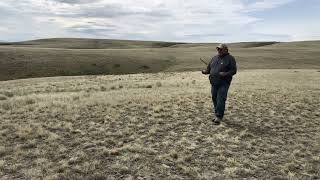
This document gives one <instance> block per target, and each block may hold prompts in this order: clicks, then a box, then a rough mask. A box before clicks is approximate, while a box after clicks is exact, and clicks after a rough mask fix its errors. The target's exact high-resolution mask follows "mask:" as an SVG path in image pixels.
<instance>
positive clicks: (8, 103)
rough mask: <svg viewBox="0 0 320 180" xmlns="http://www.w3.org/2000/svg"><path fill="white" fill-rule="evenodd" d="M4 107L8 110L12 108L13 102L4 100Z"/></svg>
mask: <svg viewBox="0 0 320 180" xmlns="http://www.w3.org/2000/svg"><path fill="white" fill-rule="evenodd" d="M1 107H2V109H4V110H6V111H8V110H11V109H12V104H11V103H10V102H4V103H2V105H1Z"/></svg>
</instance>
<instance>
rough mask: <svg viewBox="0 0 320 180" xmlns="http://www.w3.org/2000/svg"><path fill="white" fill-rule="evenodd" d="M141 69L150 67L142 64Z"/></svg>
mask: <svg viewBox="0 0 320 180" xmlns="http://www.w3.org/2000/svg"><path fill="white" fill-rule="evenodd" d="M140 69H150V67H149V66H147V65H143V66H140Z"/></svg>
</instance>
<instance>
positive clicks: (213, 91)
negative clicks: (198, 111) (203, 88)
mask: <svg viewBox="0 0 320 180" xmlns="http://www.w3.org/2000/svg"><path fill="white" fill-rule="evenodd" d="M217 94H218V88H217V86H216V85H213V84H211V98H212V102H213V110H214V114H215V115H216V114H217Z"/></svg>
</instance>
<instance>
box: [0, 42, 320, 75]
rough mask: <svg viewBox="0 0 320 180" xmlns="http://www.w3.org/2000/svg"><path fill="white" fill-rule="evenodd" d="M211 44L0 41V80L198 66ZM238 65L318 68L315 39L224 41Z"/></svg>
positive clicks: (319, 44) (209, 54)
mask: <svg viewBox="0 0 320 180" xmlns="http://www.w3.org/2000/svg"><path fill="white" fill-rule="evenodd" d="M215 46H216V43H181V42H160V41H130V40H108V39H79V38H75V39H73V38H54V39H39V40H32V41H24V42H14V43H0V80H12V79H20V78H33V77H50V76H76V75H98V74H131V73H144V72H147V73H153V72H173V71H198V70H201V69H203V68H204V67H205V66H204V64H202V63H201V62H200V61H199V58H200V57H203V58H205V59H206V60H207V61H209V59H210V58H211V57H212V56H213V55H214V54H215V53H216V52H215ZM229 46H230V51H231V54H233V55H234V56H235V57H236V59H237V63H238V67H239V70H242V69H296V68H299V69H319V68H320V60H319V57H320V51H319V50H318V49H319V47H320V41H305V42H285V43H281V42H240V43H231V44H229Z"/></svg>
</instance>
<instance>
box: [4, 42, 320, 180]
mask: <svg viewBox="0 0 320 180" xmlns="http://www.w3.org/2000/svg"><path fill="white" fill-rule="evenodd" d="M272 46H274V45H272ZM3 49H4V48H3V47H2V48H1V50H2V51H3ZM8 49H10V48H8ZM198 49H201V48H198ZM203 49H206V48H203ZM256 49H257V50H252V51H261V54H264V55H265V57H267V56H268V55H269V54H268V53H274V52H269V51H268V50H267V49H265V48H262V49H260V48H256ZM10 50H11V51H14V50H13V49H12V48H11V49H10ZM6 51H9V50H6ZM21 51H22V50H21ZM23 51H29V49H23ZM30 51H31V50H30ZM32 51H34V49H32ZM37 51H41V52H42V51H43V56H45V54H46V51H45V50H40V49H37ZM56 51H66V52H69V51H67V50H56ZM88 51H89V50H88ZM113 51H116V50H113ZM150 51H151V50H150ZM154 51H156V52H162V50H154ZM164 51H169V50H167V49H165V50H164ZM173 51H175V52H176V50H173ZM248 51H251V50H248ZM272 51H273V50H272ZM303 51H304V50H303ZM311 51H312V53H315V50H311ZM19 52H20V51H19V50H17V52H16V53H17V56H19ZM70 52H71V51H70ZM72 52H76V50H72ZM197 52H198V51H197ZM204 52H207V53H208V54H209V49H208V48H207V49H206V50H205V51H204ZM79 53H82V52H80V51H79ZM198 53H199V55H200V54H202V52H198ZM237 53H238V56H239V57H241V53H242V52H240V50H239V51H238V52H237V51H235V54H237ZM285 53H289V54H290V53H293V54H294V52H289V51H286V52H285ZM318 53H319V52H318ZM57 54H59V53H57ZM146 54H147V55H146V56H147V57H148V53H146ZM150 56H151V55H150ZM184 56H188V55H186V54H184ZM282 56H284V54H281V53H280V54H279V55H278V56H277V57H282ZM310 56H311V54H310ZM49 57H50V56H49ZM301 57H302V56H301ZM317 57H319V55H318V56H317ZM314 58H316V57H314ZM305 59H308V57H307V56H306V57H305ZM243 61H244V60H243ZM244 62H245V61H244ZM297 62H298V61H297ZM313 63H315V64H316V65H317V64H318V63H319V61H313ZM248 64H249V62H248ZM241 66H242V64H241ZM252 66H254V65H252ZM257 66H258V65H257ZM261 66H262V65H261ZM283 66H284V64H283ZM199 67H200V65H199ZM266 67H268V65H266ZM171 68H173V69H171V70H174V67H171ZM1 72H2V71H1ZM319 97H320V72H319V70H317V69H309V70H306V69H295V70H290V69H289V70H288V69H287V70H284V69H273V70H270V69H260V70H240V71H239V72H238V74H237V75H236V76H235V78H234V81H233V82H232V85H231V88H230V92H229V96H228V102H227V110H226V117H225V119H224V121H223V122H222V124H221V125H220V126H214V125H213V124H212V122H211V121H210V120H211V118H212V117H213V116H212V113H211V111H212V103H211V97H210V85H209V82H208V78H207V76H204V75H201V74H200V72H166V73H155V74H130V75H107V76H80V77H52V78H37V79H25V80H13V81H3V82H0V119H1V123H0V137H1V138H0V177H1V179H42V178H43V179H76V178H77V179H125V178H126V179H241V178H249V179H319V178H320V133H319V132H320V111H319V104H320V99H319Z"/></svg>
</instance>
